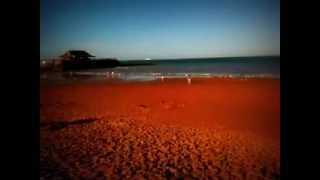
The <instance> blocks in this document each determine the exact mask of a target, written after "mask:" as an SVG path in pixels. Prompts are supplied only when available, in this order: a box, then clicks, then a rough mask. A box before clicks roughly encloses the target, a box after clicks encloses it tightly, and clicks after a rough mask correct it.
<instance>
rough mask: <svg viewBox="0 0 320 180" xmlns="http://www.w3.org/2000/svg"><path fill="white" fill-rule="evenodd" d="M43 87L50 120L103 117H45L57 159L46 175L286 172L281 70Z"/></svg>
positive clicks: (51, 158) (44, 112)
mask: <svg viewBox="0 0 320 180" xmlns="http://www.w3.org/2000/svg"><path fill="white" fill-rule="evenodd" d="M40 92H41V93H40V95H41V102H40V106H41V107H40V112H41V114H40V117H41V123H42V124H46V123H51V124H54V123H56V122H58V121H63V122H71V121H76V120H79V119H80V120H81V119H86V118H98V120H97V121H95V122H92V123H88V124H81V125H76V124H74V125H72V124H70V125H68V126H65V128H63V127H64V126H63V127H62V128H60V129H59V128H58V130H56V131H51V130H50V128H46V127H48V126H46V125H43V127H41V131H40V132H41V138H40V139H41V142H40V143H41V148H40V150H41V154H40V155H41V160H40V161H41V163H42V166H50V168H44V169H42V171H43V172H42V174H43V175H42V176H43V177H47V178H48V177H49V176H50V177H53V176H62V175H61V173H60V174H59V173H58V172H64V174H66V175H65V176H69V177H71V178H75V179H77V178H79V177H84V178H86V179H88V178H89V179H90V178H93V179H97V178H98V179H99V178H100V179H104V178H107V177H110V178H111V179H114V178H116V179H117V178H120V179H122V178H128V179H131V178H134V177H136V178H138V179H139V177H140V176H141V177H144V178H148V177H149V178H151V179H156V177H158V178H160V179H161V178H165V177H168V176H173V177H176V178H178V177H184V178H192V177H193V178H205V177H213V179H214V178H222V179H226V178H227V179H228V178H230V179H259V178H260V179H263V178H266V179H276V178H277V177H278V176H279V173H280V172H279V163H280V162H279V156H280V152H279V149H280V147H279V146H280V145H279V139H280V137H279V131H280V82H279V80H276V79H246V80H244V79H237V78H232V79H223V78H202V79H192V84H191V85H189V84H187V80H186V79H170V80H168V79H166V80H165V81H164V82H161V81H150V82H121V81H119V82H117V81H113V82H99V83H98V82H95V83H93V82H92V83H77V84H65V85H55V86H50V85H43V86H41V89H40ZM141 141H142V143H141ZM184 146H187V147H188V146H190V148H191V149H190V148H189V149H188V148H187V149H184ZM192 148H193V150H192ZM48 149H50V150H48ZM149 153H151V154H150V155H148V154H149ZM80 154H83V155H80ZM140 154H141V155H140ZM140 156H141V157H140ZM153 156H154V157H153ZM193 156H195V157H193ZM221 158H222V159H221ZM82 161H88V162H82ZM124 162H125V163H126V164H123V163H124ZM44 164H46V165H44ZM48 164H51V165H48ZM52 164H54V165H52ZM91 166H94V167H95V168H93V167H91ZM48 169H50V170H48ZM50 173H51V175H49V174H50ZM52 174H53V175H52ZM62 174H63V173H62Z"/></svg>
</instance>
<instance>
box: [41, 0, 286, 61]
mask: <svg viewBox="0 0 320 180" xmlns="http://www.w3.org/2000/svg"><path fill="white" fill-rule="evenodd" d="M279 4H280V3H279V1H277V0H193V1H189V0H181V1H175V0H139V1H136V0H127V1H124V0H86V1H85V0H55V1H53V0H41V16H40V45H41V46H40V57H41V58H51V57H57V56H58V55H60V54H62V53H63V52H64V51H66V50H69V49H84V50H87V51H88V52H90V53H92V54H94V55H96V56H97V57H116V58H119V59H140V58H143V59H144V58H147V57H149V58H154V59H159V58H190V57H221V56H255V55H280V8H279V6H280V5H279Z"/></svg>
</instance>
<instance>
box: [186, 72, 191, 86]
mask: <svg viewBox="0 0 320 180" xmlns="http://www.w3.org/2000/svg"><path fill="white" fill-rule="evenodd" d="M185 76H186V77H187V81H188V84H191V76H190V74H185Z"/></svg>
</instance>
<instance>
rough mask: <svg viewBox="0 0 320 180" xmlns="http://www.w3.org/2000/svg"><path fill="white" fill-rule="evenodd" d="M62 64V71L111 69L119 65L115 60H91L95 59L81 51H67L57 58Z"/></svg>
mask: <svg viewBox="0 0 320 180" xmlns="http://www.w3.org/2000/svg"><path fill="white" fill-rule="evenodd" d="M59 57H60V61H61V64H62V70H64V71H68V70H80V69H95V68H112V67H116V66H119V65H120V62H119V61H118V60H117V59H111V58H104V59H95V60H93V59H91V58H92V57H95V56H93V55H91V54H89V53H88V52H86V51H83V50H69V51H67V52H66V53H64V54H63V55H61V56H59Z"/></svg>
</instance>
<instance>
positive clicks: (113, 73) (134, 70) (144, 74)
mask: <svg viewBox="0 0 320 180" xmlns="http://www.w3.org/2000/svg"><path fill="white" fill-rule="evenodd" d="M121 62H122V63H123V64H134V63H152V65H139V66H120V67H115V68H105V69H94V70H83V71H77V72H73V74H76V75H92V76H102V77H107V78H121V79H126V80H152V79H157V78H160V77H161V76H163V77H165V78H174V77H184V76H186V74H188V75H190V76H191V77H215V76H219V77H226V76H227V77H262V78H280V56H268V57H232V58H198V59H196V58H195V59H174V60H173V59H171V60H169V59H161V60H135V61H121Z"/></svg>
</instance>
